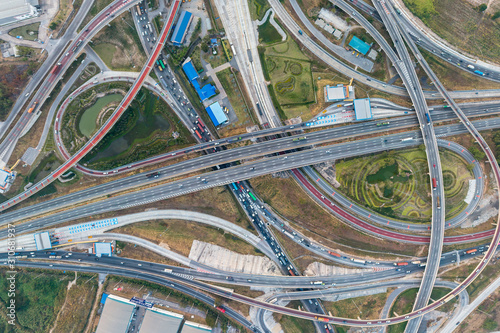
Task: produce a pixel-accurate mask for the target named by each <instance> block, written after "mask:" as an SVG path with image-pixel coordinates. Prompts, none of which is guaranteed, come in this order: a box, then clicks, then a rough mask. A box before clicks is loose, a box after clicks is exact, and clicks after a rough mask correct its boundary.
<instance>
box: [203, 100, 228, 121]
mask: <svg viewBox="0 0 500 333" xmlns="http://www.w3.org/2000/svg"><path fill="white" fill-rule="evenodd" d="M206 110H207V113H208V115H209V117H210V119H212V122H213V123H214V126H219V125H222V124H225V123H227V117H226V115H225V114H224V111H223V110H222V107H221V106H220V104H219V102H215V103H214V104H212V105H210V106H209V107H208V108H206Z"/></svg>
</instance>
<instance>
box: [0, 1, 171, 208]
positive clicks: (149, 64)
mask: <svg viewBox="0 0 500 333" xmlns="http://www.w3.org/2000/svg"><path fill="white" fill-rule="evenodd" d="M122 6H123V2H120V3H119V4H117V6H116V7H112V8H111V9H110V11H109V12H108V13H106V14H104V17H106V16H109V15H112V14H113V13H114V12H115V11H116V10H118V9H119V8H121V7H122ZM179 6H180V0H176V1H175V2H174V3H173V6H172V10H171V12H170V16H169V18H168V21H167V24H166V25H165V27H164V28H163V30H162V33H161V35H160V37H159V38H158V43H157V44H156V45H155V48H154V50H153V53H152V55H151V57H150V58H149V60H148V62H147V63H146V65H145V68H144V69H143V71H142V72H141V74H140V75H139V77H138V78H137V80H136V81H135V83H134V85H133V86H132V88H131V89H130V90H129V91H128V93H127V95H126V96H125V98H124V100H123V101H122V103H121V104H120V106H119V107H118V109H117V110H115V112H114V113H113V115H112V116H111V118H110V119H108V120H107V121H106V124H105V125H104V127H103V128H101V129H100V130H99V132H97V133H96V134H95V135H94V137H92V138H91V139H90V141H89V142H87V143H86V144H85V146H83V148H82V149H81V150H80V151H79V152H78V153H77V154H76V155H74V156H73V157H71V158H70V159H69V160H67V161H66V162H65V163H64V164H63V165H61V166H60V167H59V168H58V169H57V170H56V172H54V173H53V174H52V175H49V176H48V177H46V178H45V179H43V180H42V181H41V182H40V185H41V186H40V189H41V187H43V186H46V185H48V184H50V183H51V182H53V181H54V180H56V179H57V178H58V177H59V176H61V175H62V174H64V173H65V172H66V171H68V170H69V169H70V168H72V167H73V166H74V165H75V164H76V163H78V161H79V160H80V159H81V158H82V157H83V156H85V155H86V154H87V153H88V152H89V151H90V150H92V148H93V147H94V146H95V145H96V144H97V143H98V142H99V141H100V140H101V139H102V138H103V137H104V136H105V135H106V134H107V133H108V131H109V130H110V129H111V127H113V125H114V124H115V123H116V122H117V121H118V119H120V116H121V115H122V114H123V112H124V111H125V110H126V109H127V107H128V106H129V105H130V103H131V102H132V100H133V99H134V98H135V96H136V94H137V92H138V91H139V89H140V88H141V87H142V84H143V83H144V81H145V80H146V77H147V76H148V75H149V72H150V71H151V69H152V68H153V66H154V63H155V62H156V59H157V58H158V55H159V54H160V52H161V50H162V49H163V46H164V41H165V39H166V38H167V36H168V33H169V32H170V29H171V28H172V24H173V21H174V18H175V15H176V13H177V10H178V9H179ZM108 14H109V15H108ZM98 23H99V21H98V20H96V22H95V24H94V25H92V26H91V27H89V29H88V30H89V31H90V30H91V28H92V27H95V26H96V25H97V24H98ZM80 39H81V38H80ZM75 45H76V44H75ZM38 191H39V189H38V188H36V191H33V190H32V189H31V190H28V191H24V192H23V193H21V194H20V195H19V196H17V197H16V198H15V199H11V200H9V201H7V202H6V203H4V204H2V210H3V209H6V208H9V207H11V206H13V205H15V204H16V203H19V202H20V201H21V200H24V199H26V198H27V197H29V196H31V195H32V194H33V193H36V192H38Z"/></svg>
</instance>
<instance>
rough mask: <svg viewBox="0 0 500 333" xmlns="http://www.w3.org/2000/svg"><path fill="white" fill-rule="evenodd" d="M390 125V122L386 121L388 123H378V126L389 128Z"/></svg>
mask: <svg viewBox="0 0 500 333" xmlns="http://www.w3.org/2000/svg"><path fill="white" fill-rule="evenodd" d="M387 125H389V122H388V121H386V122H383V123H378V124H377V126H387Z"/></svg>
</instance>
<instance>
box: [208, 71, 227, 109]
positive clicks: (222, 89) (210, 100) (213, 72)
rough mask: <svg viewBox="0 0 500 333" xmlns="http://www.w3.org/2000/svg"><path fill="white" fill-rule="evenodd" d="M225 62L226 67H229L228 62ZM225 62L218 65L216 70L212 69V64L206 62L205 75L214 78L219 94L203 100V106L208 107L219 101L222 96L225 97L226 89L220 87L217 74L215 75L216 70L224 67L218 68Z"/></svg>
mask: <svg viewBox="0 0 500 333" xmlns="http://www.w3.org/2000/svg"><path fill="white" fill-rule="evenodd" d="M226 64H227V67H229V63H226ZM226 64H223V65H220V66H219V67H217V68H216V70H214V69H213V68H212V65H210V64H206V66H205V69H206V71H207V76H209V77H211V78H212V80H214V83H215V86H216V87H217V89H218V90H219V94H218V95H216V96H214V97H213V98H210V99H207V100H206V101H204V102H203V106H204V107H208V106H210V105H212V104H213V103H215V102H219V101H221V100H223V99H224V98H226V97H227V94H226V91H225V90H224V88H223V87H222V84H221V83H220V81H219V78H218V77H217V75H215V73H216V72H218V71H221V70H222V69H224V68H222V69H219V68H220V67H222V66H224V65H226ZM227 67H226V68H227ZM217 69H218V70H217Z"/></svg>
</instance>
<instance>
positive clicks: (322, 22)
mask: <svg viewBox="0 0 500 333" xmlns="http://www.w3.org/2000/svg"><path fill="white" fill-rule="evenodd" d="M314 24H316V25H317V26H318V27H320V28H323V27H324V26H325V25H326V23H325V21H323V20H322V19H317V20H316V21H314Z"/></svg>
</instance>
